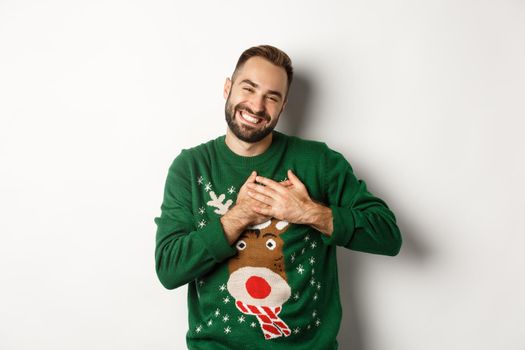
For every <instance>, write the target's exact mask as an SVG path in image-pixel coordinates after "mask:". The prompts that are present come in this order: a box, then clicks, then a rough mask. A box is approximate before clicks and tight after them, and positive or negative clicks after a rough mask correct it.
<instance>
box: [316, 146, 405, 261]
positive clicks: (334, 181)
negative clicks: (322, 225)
mask: <svg viewBox="0 0 525 350" xmlns="http://www.w3.org/2000/svg"><path fill="white" fill-rule="evenodd" d="M324 170H325V172H324V180H325V190H326V193H327V200H328V206H329V207H330V208H331V209H332V216H333V232H332V235H331V236H325V235H323V240H324V242H325V243H326V244H336V245H339V246H344V247H346V248H349V249H352V250H357V251H362V252H367V253H373V254H383V255H391V256H394V255H397V254H398V253H399V250H400V248H401V234H400V232H399V229H398V227H397V224H396V219H395V216H394V213H392V211H391V210H390V209H389V208H388V206H387V204H386V203H385V202H384V201H383V200H381V199H379V198H377V197H375V196H374V195H372V194H371V193H370V192H368V190H367V188H366V184H365V182H364V181H362V180H358V179H357V178H356V176H355V175H354V173H353V170H352V167H351V166H350V164H349V163H348V162H347V161H346V159H345V158H344V157H343V156H342V155H341V154H340V153H338V152H335V151H333V150H330V149H329V148H328V147H327V148H326V152H325V157H324Z"/></svg>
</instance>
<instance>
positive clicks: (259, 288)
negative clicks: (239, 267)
mask: <svg viewBox="0 0 525 350" xmlns="http://www.w3.org/2000/svg"><path fill="white" fill-rule="evenodd" d="M246 290H247V291H248V293H250V295H251V296H252V298H255V299H264V298H266V297H267V296H268V295H270V293H271V291H272V287H270V285H269V284H268V282H266V280H265V279H264V278H262V277H259V276H252V277H250V278H248V280H247V281H246Z"/></svg>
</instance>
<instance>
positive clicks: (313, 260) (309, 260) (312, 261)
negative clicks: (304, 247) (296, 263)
mask: <svg viewBox="0 0 525 350" xmlns="http://www.w3.org/2000/svg"><path fill="white" fill-rule="evenodd" d="M308 262H309V263H310V265H313V264H315V258H314V257H313V256H311V257H310V259H308Z"/></svg>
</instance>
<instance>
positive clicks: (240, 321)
mask: <svg viewBox="0 0 525 350" xmlns="http://www.w3.org/2000/svg"><path fill="white" fill-rule="evenodd" d="M237 321H239V323H243V322H244V321H246V318H245V317H244V315H241V316H239V318H237Z"/></svg>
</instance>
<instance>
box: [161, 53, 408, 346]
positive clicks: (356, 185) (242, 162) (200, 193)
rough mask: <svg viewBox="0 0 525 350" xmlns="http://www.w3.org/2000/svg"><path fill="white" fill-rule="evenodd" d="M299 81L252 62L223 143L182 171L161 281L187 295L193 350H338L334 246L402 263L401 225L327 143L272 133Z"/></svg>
mask: <svg viewBox="0 0 525 350" xmlns="http://www.w3.org/2000/svg"><path fill="white" fill-rule="evenodd" d="M292 77H293V69H292V65H291V61H290V58H289V57H288V56H287V55H286V54H285V53H284V52H282V51H281V50H279V49H277V48H275V47H272V46H268V45H264V46H258V47H252V48H250V49H248V50H246V51H245V52H244V53H243V54H242V55H241V57H240V58H239V61H238V63H237V66H236V67H235V71H234V73H233V75H232V77H231V79H226V82H225V85H224V98H225V99H226V108H225V114H226V121H227V124H228V129H227V131H226V135H225V136H221V137H218V138H217V139H215V140H212V141H209V142H207V143H205V144H201V145H199V146H197V147H194V148H191V149H188V150H183V151H182V152H181V154H180V155H179V156H178V157H177V158H176V159H175V160H174V161H173V164H172V165H171V167H170V169H169V173H168V177H167V181H166V187H165V192H164V201H163V204H162V207H161V210H162V212H161V215H160V217H158V218H156V219H155V222H156V223H157V226H158V229H157V239H156V251H155V259H156V271H157V275H158V277H159V279H160V281H161V282H162V284H163V285H164V286H165V287H166V288H168V289H173V288H176V287H179V286H182V285H184V284H188V308H189V330H188V332H187V339H186V340H187V345H188V348H189V349H192V350H193V349H214V350H216V349H227V350H232V349H308V350H319V349H321V350H322V349H336V348H337V341H336V336H337V332H338V330H339V325H340V320H341V305H340V302H339V294H338V291H339V288H338V279H337V260H336V246H343V247H346V248H349V249H353V250H358V251H364V252H369V253H375V254H385V255H396V254H397V253H398V252H399V249H400V246H401V236H400V233H399V230H398V228H397V226H396V222H395V217H394V214H393V213H392V212H391V211H390V210H389V208H388V207H387V205H386V204H385V203H384V202H383V201H382V200H380V199H379V198H377V197H374V196H373V195H372V194H370V193H369V192H368V191H367V189H366V185H365V183H364V182H362V181H359V180H357V179H356V177H355V176H354V174H353V172H352V168H351V167H350V165H349V164H348V162H347V161H346V160H345V159H344V157H343V156H342V155H341V154H340V153H337V152H335V151H333V150H331V149H329V148H328V147H327V146H326V145H325V144H324V143H320V142H314V141H307V140H302V139H299V138H297V137H291V136H286V135H284V134H282V133H279V132H277V131H274V128H275V125H276V124H277V122H278V120H279V116H280V115H281V112H282V111H283V109H284V107H285V105H286V101H287V96H288V91H289V88H290V84H291V82H292Z"/></svg>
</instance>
